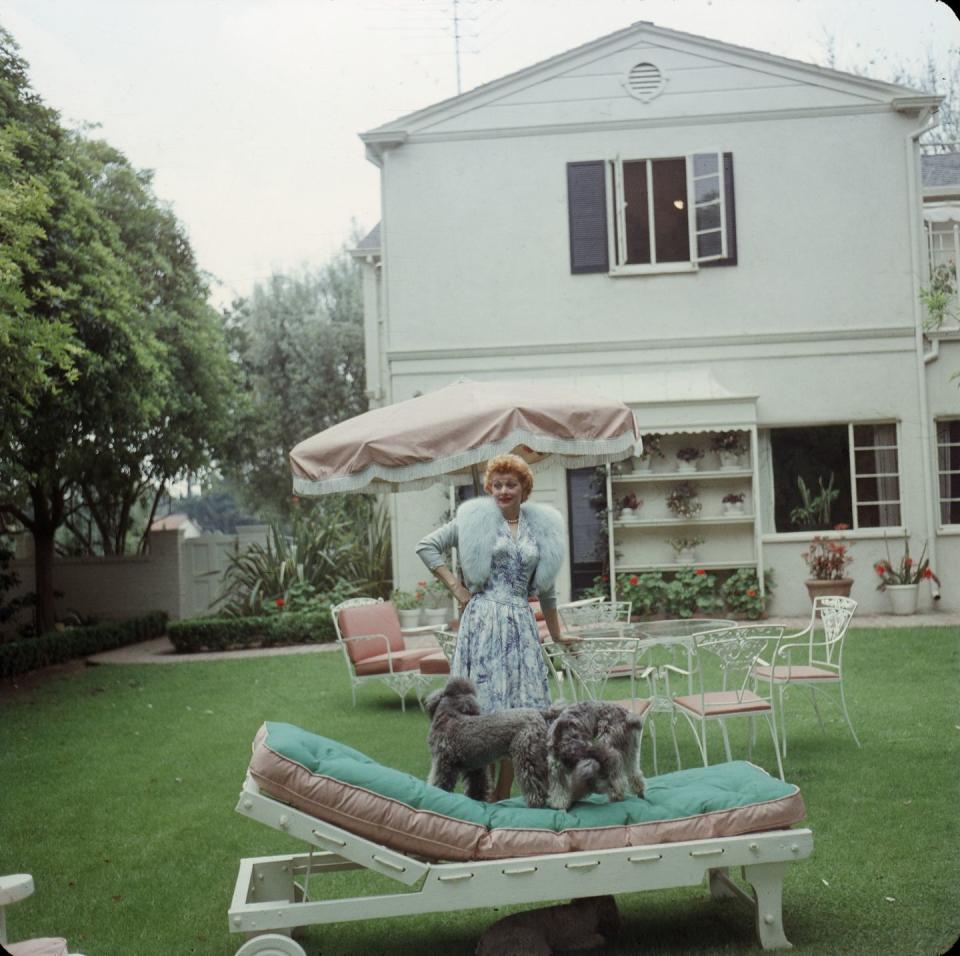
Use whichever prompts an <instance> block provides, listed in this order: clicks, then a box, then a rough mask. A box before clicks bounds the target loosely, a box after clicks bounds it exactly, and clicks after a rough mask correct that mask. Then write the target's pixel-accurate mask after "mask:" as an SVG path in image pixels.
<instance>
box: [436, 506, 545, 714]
mask: <svg viewBox="0 0 960 956" xmlns="http://www.w3.org/2000/svg"><path fill="white" fill-rule="evenodd" d="M539 556H540V551H539V549H538V547H537V542H536V540H535V539H534V537H533V535H532V534H531V533H530V532H529V530H527V528H526V525H525V521H524V519H523V518H522V517H521V518H520V524H519V526H518V529H517V537H516V540H514V538H513V535H512V534H511V533H510V529H509V526H508V525H507V523H506V521H504V522H502V526H501V528H500V530H499V531H498V532H497V539H496V544H495V545H494V550H493V563H492V566H491V570H490V577H489V578H488V579H487V582H486V584H485V585H484V589H483V590H482V591H480V592H478V593H476V594H474V596H473V597H472V598H470V601H469V602H468V603H467V606H466V607H465V608H464V610H463V614H462V615H461V618H460V629H459V639H458V640H457V649H456V653H455V654H454V658H453V664H452V666H451V668H450V672H451V674H453V675H454V676H457V677H468V678H469V679H470V680H472V681H473V683H474V684H475V685H476V687H477V696H478V698H479V700H480V707H481V709H482V710H483V711H484V713H492V712H493V711H497V710H504V709H506V708H509V707H547V706H549V704H550V691H549V688H548V686H547V669H546V665H545V664H544V662H543V656H542V654H541V651H540V638H539V634H538V631H537V621H536V618H535V617H534V614H533V610H532V609H531V607H530V603H529V601H528V599H527V595H528V594H529V590H530V579H531V578H532V577H533V573H534V570H535V569H536V566H537V559H538V558H539Z"/></svg>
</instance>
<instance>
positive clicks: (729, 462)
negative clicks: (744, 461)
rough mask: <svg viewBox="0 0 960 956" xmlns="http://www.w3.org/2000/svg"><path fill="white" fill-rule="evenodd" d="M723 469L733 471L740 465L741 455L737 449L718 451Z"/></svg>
mask: <svg viewBox="0 0 960 956" xmlns="http://www.w3.org/2000/svg"><path fill="white" fill-rule="evenodd" d="M717 457H718V458H719V459H720V470H721V471H733V470H734V469H736V468H739V467H740V456H739V455H738V454H737V453H736V452H735V451H718V452H717Z"/></svg>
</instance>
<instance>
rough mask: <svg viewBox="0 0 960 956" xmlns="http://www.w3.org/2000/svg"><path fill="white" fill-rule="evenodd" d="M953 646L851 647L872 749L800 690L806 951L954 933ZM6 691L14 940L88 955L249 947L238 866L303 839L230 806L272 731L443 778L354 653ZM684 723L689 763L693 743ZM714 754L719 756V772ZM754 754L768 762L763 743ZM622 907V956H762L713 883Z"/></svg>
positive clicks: (314, 942)
mask: <svg viewBox="0 0 960 956" xmlns="http://www.w3.org/2000/svg"><path fill="white" fill-rule="evenodd" d="M958 642H960V635H958V634H957V632H956V630H955V629H949V628H917V629H892V630H888V631H882V630H874V631H870V630H861V631H854V632H853V633H852V634H851V636H850V638H849V639H848V644H847V657H846V666H847V674H848V677H847V682H848V704H849V708H850V713H851V716H852V719H853V721H854V725H855V727H856V728H857V732H858V734H859V735H860V738H861V740H862V742H863V747H862V749H860V750H858V749H857V748H856V746H855V745H854V743H853V740H852V739H851V737H850V735H849V733H848V732H847V730H846V727H845V726H844V725H843V723H842V720H841V719H840V718H839V715H838V714H837V713H836V712H835V711H833V710H831V709H829V708H828V709H826V710H824V715H825V716H826V717H828V718H829V722H828V730H827V733H826V734H823V733H822V732H821V730H820V728H819V726H818V725H817V723H816V720H815V718H814V716H813V712H812V709H811V708H810V705H809V700H808V698H807V696H806V695H805V694H801V693H799V692H794V699H793V701H792V702H790V703H791V704H792V707H791V708H790V711H789V729H790V736H789V740H790V749H789V754H788V757H787V760H786V765H785V767H786V776H787V779H788V780H791V781H793V782H795V783H797V784H799V785H800V787H801V788H802V791H803V794H804V798H805V800H806V804H807V809H808V817H807V825H808V826H810V828H811V829H812V830H813V834H814V853H813V856H812V857H811V858H810V859H809V860H806V861H802V862H800V863H798V864H796V865H794V866H793V867H791V871H790V873H789V875H788V877H787V881H786V888H785V893H784V924H785V927H786V931H787V935H788V937H789V938H790V940H791V941H792V942H793V944H794V946H795V948H796V951H797V952H798V953H804V952H806V953H824V954H848V953H849V954H860V953H862V954H864V956H867V954H870V956H875V954H881V956H884V954H889V956H904V954H913V953H916V954H934V953H940V952H944V951H945V950H946V949H947V948H948V946H949V944H950V943H951V942H952V941H953V940H955V939H957V937H958V934H960V814H958V812H957V807H958V797H960V761H958V753H960V694H958V677H960V659H958V658H960V654H958ZM0 696H2V700H0V755H2V760H3V771H2V776H0V872H6V873H13V872H18V871H29V872H32V873H33V875H34V877H35V881H36V884H37V892H36V893H35V895H34V896H33V897H31V898H30V899H29V900H26V901H24V902H22V903H19V904H16V905H15V906H13V907H12V908H11V909H10V910H9V912H8V923H9V930H10V936H11V938H12V939H19V938H23V937H26V936H30V935H49V934H52V933H57V934H61V935H66V936H67V937H68V938H69V939H70V941H71V944H72V946H73V948H75V949H78V950H80V951H82V952H84V953H85V954H87V956H154V954H158V956H160V954H162V956H176V954H188V953H198V954H215V956H220V954H223V956H226V954H233V953H234V952H235V950H236V948H237V946H239V944H240V943H241V941H242V940H241V939H240V938H239V937H236V936H233V935H231V934H230V933H229V932H228V931H227V919H226V911H227V906H228V903H229V900H230V896H231V893H232V890H233V882H234V879H235V877H236V869H237V863H238V861H239V859H240V857H241V856H254V855H263V854H270V853H282V852H285V851H287V850H288V849H297V848H298V847H297V846H296V845H294V844H293V843H292V842H291V841H290V840H289V839H287V838H285V837H283V836H282V835H280V834H279V833H277V832H275V831H272V830H269V829H267V828H266V827H262V826H258V825H257V824H255V823H253V822H251V821H249V820H246V819H244V818H242V817H240V816H239V815H238V814H236V813H234V811H233V807H234V805H235V802H236V797H237V793H238V789H239V787H240V784H241V783H242V779H243V773H244V769H245V767H246V763H247V760H248V755H249V748H250V742H251V740H252V738H253V735H254V733H255V732H256V730H257V728H258V726H259V725H260V723H261V722H262V721H264V720H281V721H288V722H290V723H294V724H298V725H300V726H302V727H304V728H306V729H308V730H312V731H314V732H317V733H320V734H325V735H327V736H330V737H335V738H337V739H338V740H342V741H344V742H345V743H347V744H350V745H351V746H353V747H356V748H358V749H359V750H362V751H364V752H365V753H367V754H369V755H370V756H371V757H373V758H375V759H377V760H380V761H382V762H384V763H388V764H390V765H392V766H395V767H399V768H401V769H404V770H407V771H409V772H411V773H414V774H417V775H420V776H424V775H425V774H426V772H427V767H428V753H427V749H426V743H425V737H426V730H427V721H426V718H425V717H424V716H423V714H422V713H421V712H420V711H419V710H418V709H417V708H416V707H415V706H414V707H412V708H410V707H408V710H407V712H406V714H402V713H401V712H400V705H399V699H398V698H397V697H396V696H395V695H392V694H391V693H390V692H389V691H387V690H385V689H381V688H364V689H363V690H362V691H361V694H360V702H359V705H358V706H357V707H356V709H354V708H353V707H351V704H350V692H349V688H348V685H347V681H346V677H345V674H344V671H343V661H342V659H341V657H340V655H339V654H311V655H302V656H301V655H297V656H290V657H273V658H269V657H268V658H258V659H253V658H251V659H249V660H224V661H220V662H214V663H199V662H198V663H186V664H175V665H162V666H159V665H153V666H140V667H121V666H101V667H96V668H86V669H82V670H76V671H73V672H68V673H66V674H59V675H53V676H51V677H50V678H49V679H48V680H45V681H42V682H39V683H37V686H36V687H34V688H33V689H30V690H26V689H22V688H21V689H18V690H14V691H12V692H11V689H10V688H9V687H2V686H0ZM788 706H789V705H788ZM821 709H822V710H823V708H821ZM679 731H680V735H681V746H682V754H683V759H684V763H685V765H690V764H693V763H694V762H695V751H694V748H693V744H692V741H691V738H690V735H689V731H688V729H687V728H686V726H685V725H684V724H683V723H681V725H680V727H679ZM733 736H734V743H735V745H739V744H740V743H742V741H743V739H744V738H743V735H742V734H741V735H739V736H738V735H736V734H734V735H733ZM668 741H669V733H668V727H667V725H666V724H665V723H663V724H662V727H661V732H660V734H659V738H658V743H659V744H660V762H661V769H662V770H671V769H673V768H672V759H671V756H670V748H669V745H668ZM719 742H720V741H719V734H716V735H715V737H714V744H715V745H716V749H715V751H714V752H713V755H712V759H716V760H720V759H722V757H721V748H720V747H719ZM744 755H745V754H744V752H743V750H742V749H740V750H738V752H737V753H735V756H744ZM754 760H755V761H756V762H758V763H761V764H763V765H764V766H767V767H768V768H769V767H770V766H772V765H773V752H772V747H771V746H770V743H769V740H768V739H764V735H763V733H760V735H759V740H758V745H757V747H756V749H755V751H754ZM326 880H327V881H333V882H332V884H331V883H326V884H325V883H324V882H322V881H317V882H316V883H315V885H314V892H316V891H318V890H320V889H321V887H324V886H328V887H329V889H328V890H327V892H330V891H331V890H332V892H333V893H335V894H336V895H345V894H349V893H353V892H357V891H362V890H366V889H367V888H368V887H369V886H371V885H374V884H373V883H372V878H369V877H367V876H365V875H362V874H355V873H346V874H341V875H340V876H339V877H327V878H326ZM397 888H398V889H399V888H400V887H399V885H398V886H397ZM384 891H388V889H387V888H385V889H384ZM618 903H619V905H620V910H621V914H622V916H623V919H624V931H623V934H622V936H621V939H620V941H619V943H618V945H617V946H616V947H614V948H611V949H610V950H609V951H610V952H619V953H637V952H643V953H644V954H648V953H650V954H656V953H684V954H686V953H704V954H720V953H740V952H747V951H750V950H756V949H757V948H758V947H757V946H756V944H755V943H754V936H753V930H752V926H751V925H750V920H749V918H748V917H747V914H746V913H745V911H743V910H742V909H741V908H740V907H739V906H738V905H737V904H736V903H733V902H730V903H724V904H719V903H715V902H713V901H711V900H710V898H709V895H708V894H707V892H706V890H704V889H701V888H696V887H693V888H689V889H685V890H670V891H663V892H657V893H647V894H635V895H633V896H630V895H624V896H620V897H618ZM503 912H504V911H503V910H500V911H495V910H489V909H488V910H471V911H468V912H465V913H462V914H446V915H440V916H428V917H404V918H400V919H395V920H379V921H371V922H369V923H352V924H342V925H340V926H332V927H328V928H326V929H314V930H310V931H308V933H307V934H306V935H305V936H304V937H303V938H301V940H300V941H301V944H302V945H303V946H304V947H305V948H306V950H307V952H308V953H309V954H310V956H314V954H320V953H322V954H323V956H334V954H339V953H354V954H374V953H376V954H379V953H391V954H408V953H409V954H417V956H422V954H423V953H424V952H425V951H426V949H427V948H428V947H429V949H430V950H432V951H434V952H437V953H442V954H443V956H448V954H449V956H457V954H464V956H466V954H471V953H472V952H473V949H474V946H475V945H476V941H477V939H478V937H479V936H480V934H481V933H482V932H483V930H484V928H485V927H486V926H487V925H489V924H490V923H491V922H493V921H494V920H495V919H497V918H499V916H501V915H503Z"/></svg>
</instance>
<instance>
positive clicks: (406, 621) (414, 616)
mask: <svg viewBox="0 0 960 956" xmlns="http://www.w3.org/2000/svg"><path fill="white" fill-rule="evenodd" d="M397 617H399V618H400V627H402V628H407V627H419V626H420V608H418V607H414V608H407V609H405V610H398V611H397Z"/></svg>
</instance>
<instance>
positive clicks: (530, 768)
mask: <svg viewBox="0 0 960 956" xmlns="http://www.w3.org/2000/svg"><path fill="white" fill-rule="evenodd" d="M426 708H427V714H428V715H429V717H430V733H429V735H428V736H427V743H428V744H429V746H430V753H431V755H432V757H433V760H432V762H431V764H430V775H429V777H428V778H427V783H429V784H432V785H434V786H436V787H440V788H441V789H443V790H453V788H454V787H455V786H456V785H457V781H458V780H459V779H460V777H461V776H462V777H463V778H464V792H465V793H466V795H467V796H468V797H473V799H474V800H488V799H489V798H490V794H491V791H492V789H493V781H492V780H491V774H490V767H491V765H492V764H494V763H495V762H496V761H498V760H501V759H503V758H504V757H509V758H510V759H511V760H512V761H513V767H514V770H515V772H516V777H517V783H518V784H519V786H520V792H521V793H522V794H523V797H524V799H525V800H526V801H527V806H530V807H542V806H544V805H545V804H546V799H547V720H548V719H549V718H550V717H553V716H556V713H557V711H540V710H534V709H532V708H515V709H512V710H501V711H497V712H496V713H493V714H482V713H481V712H480V703H479V701H478V700H477V695H476V690H475V688H474V686H473V684H472V683H471V682H470V681H469V680H467V679H466V678H465V677H454V678H452V679H451V680H449V681H448V682H447V685H446V687H444V688H443V689H442V690H438V691H434V692H433V693H432V694H431V695H430V696H429V697H428V698H427V700H426Z"/></svg>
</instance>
